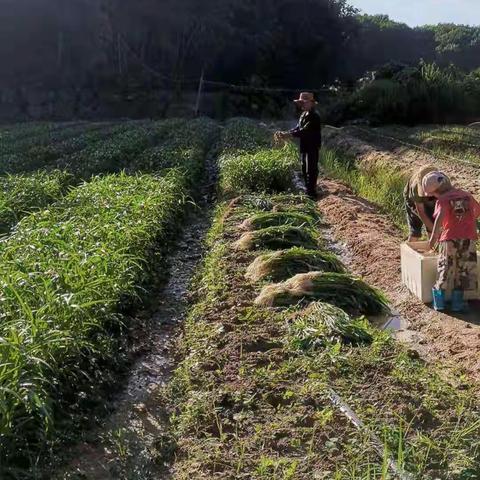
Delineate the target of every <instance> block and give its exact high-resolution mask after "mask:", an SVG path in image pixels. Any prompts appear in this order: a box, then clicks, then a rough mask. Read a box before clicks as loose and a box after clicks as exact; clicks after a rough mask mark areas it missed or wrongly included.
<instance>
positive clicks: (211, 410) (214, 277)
mask: <svg viewBox="0 0 480 480" xmlns="http://www.w3.org/2000/svg"><path fill="white" fill-rule="evenodd" d="M266 210H267V211H270V212H273V213H272V215H275V212H281V215H280V216H281V218H282V219H285V218H286V217H285V215H286V214H287V213H288V212H293V213H294V215H293V216H292V217H291V219H292V220H293V219H295V221H297V220H298V215H297V214H296V212H298V211H300V212H306V211H310V210H311V208H310V207H309V205H307V204H305V200H304V199H302V198H301V197H292V196H290V197H285V196H277V197H265V196H262V197H254V196H251V195H250V196H248V197H243V198H239V199H237V200H236V201H235V202H234V203H231V204H230V205H228V206H227V205H223V206H222V207H221V208H220V209H219V211H218V214H217V216H216V220H215V222H214V225H213V227H212V231H211V234H210V236H209V248H210V251H209V254H208V255H207V257H206V260H205V263H204V267H203V270H202V272H201V274H199V276H198V281H197V284H196V288H197V289H198V292H197V295H196V297H195V298H197V299H198V301H197V303H196V304H195V305H194V306H193V307H192V309H191V311H190V315H189V317H188V319H187V322H186V325H185V329H184V335H183V337H182V341H181V344H180V345H179V352H180V354H181V357H182V359H183V360H182V361H181V363H180V366H179V367H178V369H177V370H176V372H175V375H174V380H173V382H172V384H171V385H170V387H169V389H168V392H167V398H168V400H169V408H170V411H171V421H172V435H173V437H174V438H173V440H172V442H165V443H166V444H167V443H168V444H169V445H171V444H176V446H177V449H176V452H175V455H174V461H173V472H172V475H173V478H174V479H176V480H187V479H189V478H202V479H203V478H205V479H207V478H256V479H264V480H267V479H268V480H270V479H272V478H291V479H293V478H294V479H298V480H311V479H312V478H322V479H325V480H326V479H338V480H360V479H361V480H381V479H383V480H385V479H389V478H392V479H393V478H397V475H396V474H395V473H394V472H393V470H392V464H391V460H393V461H394V462H395V464H396V468H397V472H398V471H400V472H405V477H406V475H407V474H410V476H409V477H408V478H412V479H414V480H427V479H434V478H449V479H451V480H463V479H466V478H475V476H476V475H477V474H478V465H479V462H480V448H479V443H478V435H479V433H480V416H479V414H478V409H477V401H476V397H475V393H474V390H473V389H472V387H471V386H470V385H468V384H467V383H466V382H462V389H458V388H456V387H453V386H452V385H451V384H450V383H448V382H447V381H446V380H445V379H444V376H441V375H439V374H437V372H436V371H435V369H433V368H432V367H431V366H429V365H427V364H425V363H424V362H423V361H421V360H420V359H419V358H418V355H415V354H414V353H411V352H409V351H407V350H406V348H405V347H403V346H401V345H399V344H397V343H396V342H394V341H393V340H392V338H391V337H390V335H389V334H388V333H386V332H384V331H381V330H379V329H377V328H375V327H374V326H373V325H372V324H371V323H370V322H368V321H367V320H365V319H364V318H357V317H356V316H355V315H353V314H348V313H346V312H345V311H343V310H341V309H339V308H338V306H336V305H346V300H350V301H352V300H353V301H354V302H355V301H357V300H358V298H359V295H358V294H357V293H353V290H352V293H346V291H345V290H344V286H343V285H344V284H343V283H342V284H340V283H338V286H339V288H337V289H335V286H334V285H333V286H331V287H328V286H327V285H320V284H318V283H317V284H315V285H313V288H314V289H315V290H317V293H321V292H322V291H323V292H328V296H318V297H315V296H311V292H312V284H311V283H312V282H311V280H312V279H315V281H316V279H321V278H322V277H324V278H328V279H329V281H331V282H333V283H335V282H337V281H338V278H339V277H337V275H338V274H335V273H334V274H328V273H323V274H322V273H321V272H315V273H310V274H306V275H296V276H295V277H293V278H292V279H290V280H287V282H285V283H281V284H278V285H275V286H272V285H269V282H270V281H271V279H270V278H268V277H269V275H271V274H275V275H278V274H280V275H284V274H285V275H289V273H290V271H292V269H293V270H294V271H293V272H292V273H298V268H301V269H303V271H304V272H305V271H309V270H310V269H311V268H314V267H315V265H314V263H315V262H317V265H318V266H320V267H321V268H328V269H331V268H338V265H335V263H332V262H329V263H325V262H324V261H322V259H321V258H320V259H319V258H315V253H314V252H310V253H309V252H308V251H306V250H299V249H298V248H296V249H295V250H292V251H290V254H289V255H286V254H285V252H283V251H280V252H278V253H279V254H280V253H281V255H280V256H279V255H276V254H275V262H274V263H273V264H272V258H273V257H272V256H273V255H274V254H272V253H268V254H266V255H267V258H266V260H267V263H264V267H265V266H266V267H267V270H264V271H263V273H265V271H266V272H267V274H268V275H267V276H266V277H265V276H262V277H257V278H260V280H258V279H257V280H256V279H253V277H252V275H251V274H252V272H253V271H254V270H257V271H258V268H253V269H252V266H255V267H258V260H259V259H260V258H261V256H260V257H258V254H259V252H258V251H257V252H255V251H254V250H249V251H245V250H242V251H241V253H240V254H239V251H238V240H237V239H239V238H241V237H243V236H244V235H245V233H243V232H244V229H245V228H246V227H247V226H254V224H255V222H252V221H249V219H251V218H252V215H253V216H254V217H255V218H257V216H258V215H261V219H262V221H263V220H264V218H265V215H264V212H265V211H266ZM268 221H269V222H271V221H272V218H271V217H268ZM316 221H317V220H316V218H315V217H314V216H313V217H312V218H311V219H310V221H309V222H307V223H308V224H312V223H314V222H316ZM268 228H274V227H268ZM292 231H293V230H292ZM292 260H295V261H292ZM318 260H320V262H318ZM330 260H331V259H330ZM279 262H280V264H281V268H277V267H278V265H279ZM287 264H288V265H289V268H285V266H286V265H287ZM272 268H273V270H272ZM327 272H328V270H327ZM341 275H342V278H344V279H346V278H348V276H345V275H344V274H341ZM282 279H284V278H282ZM302 279H303V280H302ZM305 279H306V280H308V281H307V282H306V281H304V280H305ZM345 285H346V284H345ZM285 286H289V287H291V289H292V290H293V289H296V290H297V291H298V293H299V295H298V296H297V301H296V302H293V304H292V303H291V302H290V307H289V308H278V307H277V308H271V307H267V306H264V305H263V304H261V303H259V302H257V301H256V298H257V299H258V297H257V295H260V296H262V294H261V292H262V291H265V289H271V288H272V287H274V289H275V290H276V291H277V292H279V293H283V294H286V293H288V292H287V291H286V290H285ZM348 288H349V289H350V288H351V284H348ZM262 289H263V290H262ZM361 292H364V293H366V294H367V295H368V296H369V297H370V298H371V299H373V298H375V297H371V296H370V295H371V292H370V293H369V292H368V291H367V290H366V289H365V287H361V289H360V290H358V293H361ZM302 296H303V299H302ZM283 298H285V296H284V297H283ZM318 300H320V301H318ZM324 302H327V303H324ZM366 306H367V304H366V303H364V302H362V303H361V305H360V307H361V308H365V307H366ZM349 308H350V306H349ZM360 313H361V311H360ZM337 395H339V396H340V398H341V399H343V400H344V402H346V404H347V405H349V406H350V407H351V408H352V409H353V411H354V412H355V413H356V414H357V415H358V417H359V418H360V420H361V421H362V422H363V423H364V425H365V428H363V429H361V430H358V429H357V428H356V427H355V426H354V425H353V424H352V422H351V420H350V419H349V418H348V416H347V415H345V410H344V409H342V408H339V405H338V403H337V401H338V397H337ZM372 434H374V435H376V439H379V442H380V444H378V443H377V440H376V439H374V437H373V435H372ZM379 447H380V448H381V452H380V454H379V452H378V448H379ZM164 455H165V456H166V455H168V451H167V450H165V451H160V452H159V458H157V459H156V460H157V461H164V460H165V457H164Z"/></svg>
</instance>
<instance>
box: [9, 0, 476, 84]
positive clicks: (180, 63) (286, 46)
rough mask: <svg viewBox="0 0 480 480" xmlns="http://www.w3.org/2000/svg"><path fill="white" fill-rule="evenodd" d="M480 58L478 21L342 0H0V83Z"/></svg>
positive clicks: (309, 70) (187, 79)
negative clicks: (426, 20) (374, 9)
mask: <svg viewBox="0 0 480 480" xmlns="http://www.w3.org/2000/svg"><path fill="white" fill-rule="evenodd" d="M421 59H423V60H424V61H425V62H436V63H437V64H438V65H439V66H448V65H449V64H451V63H453V64H455V65H456V66H457V67H459V68H460V69H463V70H465V71H472V70H474V69H476V68H478V67H480V28H479V27H469V26H463V25H453V24H442V25H436V26H424V27H419V28H410V27H409V26H407V25H405V24H402V23H398V22H395V21H393V20H391V19H390V18H389V17H388V16H383V15H377V16H368V15H359V12H358V11H357V10H356V9H355V8H353V7H352V6H350V5H349V4H348V0H136V1H135V2H125V1H121V0H69V1H68V2H66V1H65V0H3V8H2V9H1V11H0V61H1V62H2V65H4V68H3V69H2V70H1V72H0V87H3V88H19V86H29V85H35V86H39V85H40V86H42V87H43V88H45V89H57V88H62V87H69V88H85V87H87V88H108V86H114V85H122V84H125V83H130V84H135V85H138V87H139V88H142V89H143V88H149V87H152V88H157V87H158V86H163V87H165V88H171V89H173V90H176V91H179V92H181V91H183V90H193V89H195V88H196V85H197V83H198V78H199V76H200V74H201V72H202V71H204V72H205V76H206V77H207V78H209V79H212V80H216V81H220V82H226V83H235V84H244V85H253V86H271V87H282V88H291V89H296V88H304V87H306V86H311V87H312V88H313V87H316V88H319V87H320V86H322V85H324V84H332V83H333V82H335V81H336V80H338V81H340V82H342V83H349V82H350V83H353V82H355V81H356V80H357V79H358V78H359V77H362V75H363V74H364V72H366V71H369V70H376V69H378V68H379V67H380V66H381V65H383V64H385V63H387V62H390V63H392V62H393V63H400V64H405V65H417V64H418V62H419V61H420V60H421Z"/></svg>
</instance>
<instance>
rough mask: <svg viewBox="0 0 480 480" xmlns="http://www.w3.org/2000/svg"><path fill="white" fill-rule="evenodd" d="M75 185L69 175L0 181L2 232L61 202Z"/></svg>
mask: <svg viewBox="0 0 480 480" xmlns="http://www.w3.org/2000/svg"><path fill="white" fill-rule="evenodd" d="M71 183H72V176H71V175H70V174H68V173H66V172H61V171H53V172H45V171H39V172H35V173H33V174H20V175H7V176H5V177H1V178H0V233H6V232H8V231H9V230H10V229H11V228H12V227H13V226H14V225H15V224H16V223H17V222H18V221H19V220H20V218H22V217H24V216H25V215H26V214H28V213H30V212H32V211H34V210H40V209H42V208H45V207H46V206H47V205H49V204H51V203H53V202H55V201H57V200H59V199H60V198H61V197H62V196H63V195H64V194H65V192H66V191H67V188H68V187H69V185H70V184H71Z"/></svg>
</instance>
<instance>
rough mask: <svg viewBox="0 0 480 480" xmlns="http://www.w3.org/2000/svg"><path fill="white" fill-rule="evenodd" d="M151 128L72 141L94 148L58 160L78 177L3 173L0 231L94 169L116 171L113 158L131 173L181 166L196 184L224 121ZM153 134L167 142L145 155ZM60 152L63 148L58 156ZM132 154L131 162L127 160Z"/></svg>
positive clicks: (120, 128)
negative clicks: (93, 157) (103, 138)
mask: <svg viewBox="0 0 480 480" xmlns="http://www.w3.org/2000/svg"><path fill="white" fill-rule="evenodd" d="M135 128H139V131H138V132H137V131H135ZM148 128H149V127H148V124H145V125H143V126H141V127H135V126H133V125H132V124H130V123H128V124H124V125H120V126H115V127H111V129H109V131H108V133H107V132H103V133H102V135H108V134H109V135H110V136H109V138H107V139H106V140H103V141H101V140H100V137H98V136H97V137H93V132H92V133H91V134H85V135H82V136H81V137H78V138H75V139H72V140H71V141H69V142H68V145H69V148H70V149H73V148H74V145H75V146H76V147H79V148H80V146H85V144H86V143H87V142H88V144H89V145H90V146H89V147H87V148H86V149H84V150H80V151H79V152H76V153H73V154H72V155H70V156H66V157H64V158H63V159H61V160H57V161H56V162H54V164H55V165H56V166H58V167H63V168H65V169H68V170H70V172H75V174H76V175H73V174H72V173H70V172H67V171H65V170H62V171H58V170H53V171H48V173H47V171H45V170H41V171H38V172H33V173H30V174H18V175H10V176H5V177H0V187H1V190H0V233H6V232H8V231H9V229H10V228H11V227H12V226H13V225H15V224H16V223H17V222H18V220H19V219H20V218H22V217H23V216H25V215H26V214H28V213H30V212H32V211H35V210H38V209H41V208H44V207H46V206H47V205H49V204H50V203H52V202H54V201H55V200H58V199H59V198H60V197H61V196H62V194H63V193H65V191H66V189H67V187H68V186H69V185H74V184H75V183H77V182H78V181H80V180H81V179H82V178H85V179H88V177H89V175H90V174H91V173H92V172H93V171H94V170H97V171H98V173H108V172H109V171H111V170H112V169H114V170H116V169H117V168H118V167H112V156H113V157H114V158H115V159H119V161H120V162H121V164H122V165H123V166H125V167H126V166H128V172H130V173H136V172H139V171H142V172H143V173H152V172H159V171H161V170H163V169H166V168H173V167H181V168H183V169H184V170H185V171H186V172H188V178H189V179H190V180H191V181H192V182H195V181H198V179H199V177H200V174H201V173H202V171H203V167H204V159H205V154H206V152H207V150H208V148H209V146H210V145H211V143H212V142H214V141H215V139H216V136H217V134H218V124H217V123H216V122H214V121H210V120H204V119H198V120H193V121H191V122H187V121H186V120H168V121H164V122H158V123H157V124H155V125H154V126H153V127H152V128H151V130H149V129H148ZM132 129H133V130H134V133H132ZM96 133H100V132H96ZM94 138H95V139H94ZM149 138H151V139H152V141H153V142H158V141H161V140H162V139H164V138H166V139H167V140H165V141H163V142H162V143H161V145H159V146H158V147H153V148H149V149H147V150H146V151H144V152H143V153H142V149H143V147H144V145H145V141H144V140H145V139H149ZM59 151H60V150H57V154H58V153H59ZM88 153H90V154H91V155H92V156H95V162H96V163H95V164H94V168H92V163H91V160H90V158H91V157H90V158H87V157H86V155H87V154H88ZM102 153H103V154H102ZM79 158H83V160H79ZM129 158H131V162H130V164H127V159H129ZM102 162H104V163H102ZM72 165H75V166H74V167H72Z"/></svg>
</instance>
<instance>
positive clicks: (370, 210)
mask: <svg viewBox="0 0 480 480" xmlns="http://www.w3.org/2000/svg"><path fill="white" fill-rule="evenodd" d="M321 187H322V188H323V189H324V191H325V193H326V196H325V197H324V198H322V199H321V200H320V201H319V202H318V207H319V209H320V211H321V213H322V214H323V216H324V219H325V220H326V221H327V222H328V223H329V224H330V225H331V228H332V234H333V236H334V239H335V240H336V241H337V242H340V243H342V244H343V245H344V246H345V247H346V248H347V249H348V250H349V252H350V255H349V257H348V263H349V265H348V266H349V268H350V269H351V270H352V271H353V272H354V273H355V274H357V275H360V276H362V277H363V278H365V279H366V281H367V282H368V283H370V284H371V285H373V286H376V287H378V288H380V289H382V290H383V291H384V292H385V293H386V294H387V296H388V298H389V299H390V301H391V303H392V306H393V307H394V308H395V309H396V310H397V311H398V313H400V314H401V315H402V316H403V317H404V319H405V320H406V321H407V322H408V331H399V332H397V338H399V340H401V341H402V340H403V341H405V342H407V343H409V344H411V345H413V346H414V348H415V349H417V350H418V351H419V353H420V354H421V355H422V357H425V358H427V359H428V360H429V361H432V362H435V361H441V362H442V364H444V365H447V366H451V367H454V368H457V369H458V368H460V370H462V371H464V372H465V373H467V374H468V376H469V377H470V378H471V379H473V380H474V381H475V382H478V383H479V386H480V308H479V306H478V305H477V306H476V311H475V312H474V314H473V315H472V316H471V317H469V318H468V319H465V318H464V319H462V318H454V317H451V316H449V315H446V314H442V313H438V312H435V311H434V310H432V309H431V308H429V307H428V306H426V305H424V304H423V303H421V302H420V300H418V299H416V298H415V297H414V296H413V295H412V294H410V292H409V291H408V290H407V288H406V287H404V286H403V285H402V281H401V270H400V244H401V242H402V234H401V232H400V231H399V230H398V229H397V228H396V227H395V226H394V225H393V223H392V222H391V221H390V220H389V219H388V217H387V216H385V215H383V214H381V213H380V212H379V210H378V208H377V207H376V206H375V205H373V204H371V203H370V202H368V201H366V200H364V199H361V198H359V197H357V196H355V195H354V194H353V193H352V191H351V190H350V189H349V188H348V187H346V186H345V185H343V184H341V183H338V182H334V181H330V180H324V181H322V182H321ZM475 317H477V318H475Z"/></svg>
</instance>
